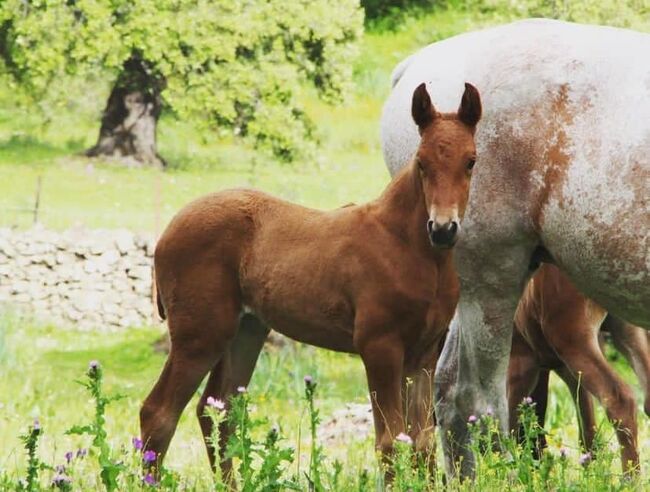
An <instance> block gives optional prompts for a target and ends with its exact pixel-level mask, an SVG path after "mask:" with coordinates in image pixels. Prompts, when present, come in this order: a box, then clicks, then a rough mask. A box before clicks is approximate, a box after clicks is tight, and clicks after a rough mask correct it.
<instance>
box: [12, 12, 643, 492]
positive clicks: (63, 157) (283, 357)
mask: <svg viewBox="0 0 650 492" xmlns="http://www.w3.org/2000/svg"><path fill="white" fill-rule="evenodd" d="M644 1H645V0H642V1H641V2H636V3H638V5H639V8H638V9H637V11H633V10H632V11H631V10H630V7H629V6H628V5H629V4H631V3H634V2H617V1H606V2H600V3H599V2H584V1H583V2H544V5H545V6H546V7H544V8H542V7H540V8H538V9H537V10H535V8H531V7H530V4H532V3H533V2H525V1H519V2H517V1H514V2H505V1H499V0H495V1H492V2H453V1H450V2H448V3H449V4H450V5H452V6H453V5H456V4H463V3H465V4H466V3H470V4H472V3H473V4H476V5H477V6H480V8H479V7H477V8H473V9H470V10H467V9H463V8H460V7H457V8H450V9H446V10H443V9H438V10H436V11H434V12H432V13H426V14H425V13H419V14H417V15H413V16H410V17H407V18H405V19H404V20H402V21H401V22H400V23H399V24H398V25H397V26H396V27H394V29H391V30H385V29H379V28H376V29H375V30H371V31H369V32H368V33H367V34H366V35H365V38H364V40H363V42H362V54H361V56H360V58H359V60H357V61H356V62H355V90H354V92H353V93H352V94H350V95H349V98H348V101H347V102H346V103H345V104H341V105H339V106H336V107H330V106H327V105H325V104H323V103H321V102H319V101H318V100H315V99H313V98H311V97H309V96H308V95H307V96H305V97H306V105H307V108H308V112H309V114H310V115H311V116H312V118H313V120H314V121H315V123H316V124H317V127H318V131H319V133H320V136H321V140H322V145H321V147H320V149H319V154H318V155H317V157H316V158H315V159H314V160H313V161H310V162H298V163H295V164H293V165H289V166H288V165H281V164H278V163H277V162H274V161H273V160H272V159H270V158H269V157H268V156H266V155H262V154H256V153H254V152H252V151H251V150H250V149H247V148H244V147H242V146H241V145H239V144H237V143H236V142H232V141H224V140H218V139H216V138H214V137H210V136H207V137H205V136H198V135H197V132H196V130H195V128H194V127H192V125H191V124H189V123H187V122H179V121H176V120H174V119H173V118H171V117H164V118H163V119H162V121H161V123H160V131H159V136H158V138H159V145H160V152H161V154H162V155H163V156H164V157H165V158H166V159H167V160H168V161H169V163H170V167H169V169H168V170H166V171H165V172H159V171H154V170H147V169H127V168H123V167H121V166H119V165H118V164H116V163H114V162H107V161H97V160H92V161H90V160H87V159H85V158H82V157H79V156H78V154H79V153H80V152H82V151H83V149H85V148H87V147H88V146H90V145H91V144H92V143H93V141H94V139H95V137H96V132H97V129H98V128H97V126H98V124H97V119H98V115H99V112H100V111H101V109H102V106H103V104H104V100H105V97H106V94H107V90H108V88H107V87H106V86H104V85H103V84H102V83H100V82H93V83H91V84H89V85H82V84H81V83H79V86H74V87H71V88H69V90H70V92H71V93H75V94H82V95H83V96H82V97H80V98H77V99H75V101H74V102H71V103H70V104H69V105H66V106H63V107H60V108H56V115H55V116H54V115H53V114H49V118H50V120H51V121H50V123H49V124H47V125H45V124H43V119H42V117H41V116H40V115H39V114H40V113H38V111H36V110H35V109H33V108H30V109H26V108H25V107H21V106H18V105H17V104H16V101H15V100H14V98H13V91H12V90H11V88H9V87H8V86H7V85H3V84H2V83H0V227H2V226H18V227H28V226H29V225H30V224H31V221H32V216H31V212H30V211H29V210H30V209H31V208H32V207H33V203H34V198H35V190H36V186H37V182H38V180H39V177H40V179H41V186H42V195H41V208H40V213H39V220H40V221H41V222H42V223H43V224H44V225H46V226H47V227H50V228H55V229H65V228H68V227H75V226H85V227H101V228H117V227H126V228H129V229H133V230H136V231H141V232H149V233H154V234H155V233H158V232H160V231H161V229H162V227H164V225H165V223H166V222H167V220H168V219H169V218H170V217H171V215H172V214H173V213H174V212H175V211H176V210H177V209H178V208H179V207H180V206H182V205H183V204H184V203H186V202H187V201H189V200H191V199H193V198H195V197H197V196H199V195H201V194H203V193H206V192H209V191H214V190H219V189H223V188H226V187H233V186H254V187H257V188H261V189H263V190H265V191H268V192H271V193H274V194H276V195H279V196H282V197H284V198H287V199H290V200H293V201H296V202H299V203H302V204H305V205H309V206H314V207H319V208H333V207H337V206H340V205H341V204H344V203H347V202H350V201H355V202H362V201H365V200H369V199H371V198H373V197H375V196H376V195H377V194H378V193H379V192H380V191H381V190H382V188H383V187H384V186H385V184H386V183H387V182H388V179H389V177H388V173H387V172H386V170H385V167H384V165H383V161H382V156H381V150H380V144H379V135H378V121H379V116H380V114H381V104H382V102H383V100H384V99H385V97H386V95H387V94H388V91H389V76H390V72H391V70H392V68H393V66H394V65H395V63H396V62H397V61H399V60H400V59H401V58H403V57H404V56H406V55H407V54H409V53H411V52H412V51H414V50H415V49H417V48H419V47H421V46H423V45H425V44H428V43H430V42H433V41H435V40H438V39H443V38H445V37H448V36H451V35H453V34H456V33H459V32H464V31H467V30H471V29H476V28H480V27H483V26H488V25H493V24H497V23H500V22H505V21H509V20H512V19H515V18H519V17H525V16H528V15H531V14H535V15H542V14H544V15H546V14H548V12H549V11H550V10H549V9H551V7H549V5H552V6H554V7H553V8H555V9H556V10H558V9H559V10H558V12H559V13H560V14H561V16H564V17H569V18H579V19H584V20H588V21H594V22H595V21H600V22H608V23H612V24H616V25H629V26H632V27H634V28H637V29H640V30H645V31H650V8H648V7H647V6H645V5H646V4H645V3H644ZM568 4H572V5H574V6H575V5H578V4H580V5H587V4H590V5H592V6H594V5H595V6H597V7H598V8H594V9H592V10H588V9H586V10H584V11H583V10H579V9H578V10H574V11H571V12H568V13H567V12H565V11H563V10H562V8H565V7H566V6H567V5H568ZM624 4H625V5H624ZM562 5H563V6H564V7H562ZM599 5H600V6H599ZM561 7H562V8H561ZM643 9H645V10H643ZM48 111H50V113H51V111H52V110H51V108H50V109H48ZM162 330H163V327H162V326H157V327H148V328H140V329H133V330H129V331H125V332H120V333H111V334H97V333H89V332H79V331H77V330H76V329H75V327H73V326H64V327H58V326H57V327H54V326H47V325H42V324H39V323H36V322H33V321H32V320H30V319H28V318H21V317H19V316H17V315H13V314H2V315H1V316H0V395H1V396H0V443H1V444H0V475H1V474H5V475H4V476H6V477H9V478H10V479H11V480H15V479H17V478H19V477H21V476H24V474H25V466H26V458H25V453H24V450H23V444H22V442H21V441H20V439H19V435H20V434H21V433H22V432H24V430H25V429H26V428H27V426H28V425H29V424H30V423H31V422H32V419H33V418H35V417H38V418H39V419H40V421H41V424H42V425H43V429H44V433H43V436H42V439H41V445H40V449H39V456H40V457H41V459H42V460H43V461H44V462H46V463H48V464H51V465H56V464H61V463H63V462H64V461H65V459H64V454H65V453H66V452H67V451H69V450H74V449H77V448H79V447H88V446H89V445H90V442H89V439H87V438H80V437H76V436H66V435H64V432H65V430H66V429H68V428H69V427H70V426H72V425H73V424H78V423H82V422H85V421H87V420H89V419H90V418H91V416H92V412H93V407H92V402H91V401H90V399H89V397H88V395H87V393H85V391H84V389H83V388H82V387H81V386H80V385H78V384H76V383H75V380H77V379H80V378H82V377H83V374H84V373H85V371H86V369H87V367H88V363H89V361H90V360H99V361H100V362H101V363H102V366H103V367H104V369H105V373H106V376H105V378H106V379H105V382H106V391H107V392H109V393H112V392H119V393H122V394H124V395H125V398H124V399H122V400H119V401H117V402H114V403H113V404H111V405H110V406H109V410H108V414H107V423H106V427H107V429H108V432H109V441H110V443H111V444H112V445H113V447H114V449H115V450H116V452H118V453H119V454H120V456H124V457H128V456H130V455H129V453H128V452H126V451H125V452H123V453H122V452H121V451H120V450H121V449H122V448H125V449H126V448H130V442H131V437H132V436H135V435H137V433H138V419H137V413H138V408H139V405H140V403H141V401H142V399H143V398H144V396H146V394H147V392H148V391H149V389H150V388H151V386H152V384H153V382H154V381H155V379H156V377H157V375H158V373H159V371H160V368H161V366H162V363H163V360H164V357H163V355H161V354H159V353H156V352H155V351H154V350H153V348H152V344H153V342H154V341H155V340H156V339H157V338H158V337H159V336H160V335H161V333H162ZM616 365H617V368H618V369H619V370H620V371H621V372H622V373H623V374H624V376H625V378H626V379H627V380H629V381H632V382H634V378H633V376H632V375H631V372H630V371H629V369H628V368H627V367H625V365H624V364H621V363H618V362H617V363H616ZM306 374H309V375H312V376H314V377H315V378H316V380H317V381H318V383H319V385H318V393H317V404H318V406H319V408H320V411H321V415H322V417H323V419H324V420H327V418H328V416H329V415H331V413H332V412H333V411H334V410H335V409H337V408H340V407H341V406H342V405H343V404H344V403H346V402H366V401H367V394H366V384H365V375H364V373H363V368H362V365H361V363H360V361H359V360H358V359H357V358H355V357H351V356H346V355H341V354H334V353H330V352H325V351H320V350H316V349H313V348H310V347H304V346H300V345H294V344H289V345H287V346H286V347H284V348H281V349H271V350H268V351H266V352H265V353H264V354H263V355H262V357H261V360H260V363H259V365H258V370H257V372H256V373H255V376H254V378H253V381H252V383H251V385H250V392H251V399H252V401H253V403H254V406H255V408H254V410H253V414H254V415H255V416H268V418H269V421H270V422H269V425H270V424H272V423H275V422H278V423H279V424H280V426H281V428H282V429H283V431H284V434H285V436H286V437H287V440H286V444H289V445H292V446H294V447H295V448H296V449H297V450H299V452H298V453H297V454H298V456H299V457H300V459H296V460H295V461H294V463H293V464H291V465H290V466H289V467H288V469H287V472H286V473H287V474H289V475H290V474H295V473H296V471H297V470H298V469H300V470H303V471H304V469H305V466H306V463H307V462H308V453H309V439H308V438H307V434H308V432H307V429H308V414H307V410H306V403H305V401H304V384H303V376H304V375H306ZM634 384H636V383H635V382H634ZM195 403H196V402H195V401H194V402H192V403H191V404H190V406H189V407H188V410H187V411H186V412H185V414H184V416H183V418H182V420H181V424H180V427H179V429H178V432H177V434H176V437H175V439H174V441H173V443H172V447H171V449H170V452H169V457H168V461H167V465H168V466H169V467H170V468H171V469H172V470H175V471H177V472H179V473H180V474H181V475H182V476H183V477H185V480H186V482H184V484H185V486H186V487H188V488H190V489H192V488H194V489H196V490H205V489H206V488H208V487H210V486H211V477H210V473H209V469H208V465H207V459H206V458H205V453H204V449H203V444H202V442H201V439H200V433H199V430H198V426H197V424H196V419H195V417H194V411H193V408H192V407H193V405H194V404H195ZM548 414H549V420H548V423H549V427H550V429H551V436H550V439H549V441H550V444H551V450H552V453H554V454H553V455H554V456H557V454H558V450H559V449H560V447H567V448H568V449H569V461H568V465H567V466H568V472H567V473H568V474H567V476H566V480H565V481H564V482H561V481H558V480H559V478H558V475H557V473H559V471H558V470H559V469H560V468H559V465H558V466H556V468H555V471H554V472H553V473H555V474H556V475H553V477H554V478H553V477H552V480H551V482H549V483H552V484H555V485H548V486H547V485H546V482H545V479H544V478H543V474H542V472H541V471H540V469H537V470H536V471H534V475H533V476H532V477H529V478H527V479H526V480H524V479H521V478H520V477H518V476H517V473H516V467H515V466H514V465H513V463H512V462H509V461H508V459H509V458H508V457H507V456H500V457H490V456H487V457H486V458H485V461H484V462H482V463H483V464H484V465H485V467H486V468H485V469H486V470H487V471H486V475H485V477H484V479H485V481H484V482H483V490H496V489H503V488H504V487H508V488H510V489H514V490H587V489H590V490H624V489H629V490H633V489H635V488H636V489H639V490H641V489H643V488H646V489H647V487H649V486H650V483H649V482H648V479H647V478H644V479H643V480H645V482H643V484H641V483H636V482H625V481H621V479H620V476H619V470H620V466H619V463H618V459H617V457H616V455H615V454H612V452H608V451H607V450H615V449H616V446H615V439H614V435H613V431H612V430H611V427H610V426H609V425H608V424H606V423H605V424H604V425H603V426H602V427H603V432H602V438H603V440H604V441H605V442H606V445H605V451H604V452H603V453H602V454H601V455H599V458H598V460H597V463H596V464H594V465H593V466H591V465H590V466H591V468H589V467H587V468H582V467H581V466H579V465H578V462H577V461H578V456H579V455H580V454H581V452H580V450H579V449H578V446H577V442H578V437H577V428H576V425H575V412H574V410H573V405H572V401H571V396H570V395H569V394H568V392H567V391H566V390H565V389H564V388H563V387H562V386H561V385H560V384H559V383H558V382H557V380H553V385H552V393H551V401H550V405H549V412H548ZM598 416H599V421H600V422H604V415H603V413H602V411H600V410H599V413H598ZM640 420H641V422H640V449H641V453H642V463H643V473H644V474H645V475H647V473H648V471H650V470H648V463H649V462H650V451H648V448H649V447H650V446H649V445H650V425H649V423H648V419H644V418H641V419H640ZM260 432H261V431H260ZM258 437H259V436H258ZM325 454H326V456H327V457H328V458H329V459H328V460H327V461H326V462H325V464H324V466H325V468H327V470H329V472H332V470H333V469H334V465H333V463H334V459H337V458H338V459H339V460H341V461H342V462H343V464H344V470H343V472H342V473H343V479H342V480H343V482H344V483H345V486H341V487H340V490H373V489H374V487H375V480H376V478H377V476H378V473H377V463H376V460H375V456H374V453H373V446H372V438H371V437H360V439H359V440H358V441H356V442H354V443H349V444H346V445H343V446H339V447H337V448H329V449H325ZM439 455H440V453H439ZM95 459H96V456H91V457H90V458H89V459H88V460H87V461H85V462H83V463H80V464H78V465H76V468H75V475H74V477H73V478H74V480H75V490H98V489H101V484H100V482H99V479H98V474H97V471H98V468H97V464H96V462H95V461H93V460H95ZM125 459H126V458H125ZM490 460H491V461H490ZM364 469H366V470H368V471H369V482H368V484H366V486H365V487H366V488H364V486H362V485H361V479H360V476H361V475H360V472H361V470H364ZM53 474H54V472H53V471H50V470H45V471H44V472H43V473H42V483H43V484H47V483H49V480H50V479H51V477H52V476H53ZM301 476H302V475H301ZM302 480H303V481H302V482H301V483H302V488H303V489H307V482H306V481H305V479H304V477H303V479H302ZM553 480H555V481H553ZM558 483H564V486H560V485H557V484H558ZM1 487H2V485H0V488H1ZM412 488H413V490H418V489H417V487H412ZM450 488H452V489H464V490H472V485H471V484H465V485H461V484H458V483H450ZM404 490H407V488H405V489H404Z"/></svg>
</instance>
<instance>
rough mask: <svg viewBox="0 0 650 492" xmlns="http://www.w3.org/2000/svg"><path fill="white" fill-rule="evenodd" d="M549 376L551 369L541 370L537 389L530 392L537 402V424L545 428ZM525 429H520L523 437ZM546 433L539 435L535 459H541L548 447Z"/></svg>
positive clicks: (520, 434) (534, 454)
mask: <svg viewBox="0 0 650 492" xmlns="http://www.w3.org/2000/svg"><path fill="white" fill-rule="evenodd" d="M548 377H549V371H548V370H547V369H542V370H541V371H540V372H539V378H538V379H537V385H536V386H535V389H533V391H532V392H531V393H530V397H531V398H532V399H533V402H534V404H535V407H534V408H535V415H536V416H537V424H538V425H539V427H540V428H541V429H544V424H545V422H546V407H547V406H548ZM522 433H523V429H521V427H520V429H519V436H520V438H521V436H522ZM546 446H547V444H546V434H545V433H544V432H542V433H541V434H539V435H538V436H537V444H536V445H535V448H534V449H533V456H534V457H535V459H539V458H540V457H541V455H542V452H543V451H544V449H546Z"/></svg>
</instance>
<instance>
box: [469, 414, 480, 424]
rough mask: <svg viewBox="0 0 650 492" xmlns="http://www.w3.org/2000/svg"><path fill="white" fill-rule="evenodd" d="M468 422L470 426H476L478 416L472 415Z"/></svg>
mask: <svg viewBox="0 0 650 492" xmlns="http://www.w3.org/2000/svg"><path fill="white" fill-rule="evenodd" d="M467 422H468V423H470V424H475V423H476V422H478V418H477V417H476V415H470V416H469V417H468V419H467Z"/></svg>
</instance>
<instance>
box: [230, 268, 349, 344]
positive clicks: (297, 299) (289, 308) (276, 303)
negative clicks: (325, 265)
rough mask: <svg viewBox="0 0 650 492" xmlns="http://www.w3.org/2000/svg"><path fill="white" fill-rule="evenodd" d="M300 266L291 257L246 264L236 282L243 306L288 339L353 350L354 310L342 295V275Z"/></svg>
mask: <svg viewBox="0 0 650 492" xmlns="http://www.w3.org/2000/svg"><path fill="white" fill-rule="evenodd" d="M301 263H302V262H300V261H297V260H296V258H295V257H293V258H292V257H291V256H287V257H286V258H277V257H276V258H272V259H271V258H269V259H267V260H266V261H256V262H251V263H250V264H249V266H248V268H247V269H246V271H245V272H244V274H243V275H242V276H241V279H240V282H241V287H242V294H243V301H244V303H245V304H246V305H247V306H248V307H250V309H251V310H252V311H254V312H255V314H256V315H257V316H258V317H259V318H260V319H261V320H262V321H264V322H265V323H266V324H267V325H268V326H269V327H270V328H272V329H274V330H275V331H277V332H279V333H282V334H283V335H285V336H288V337H289V338H292V339H294V340H297V341H299V342H303V343H307V344H309V345H314V346H317V347H322V348H326V349H330V350H336V351H340V352H354V347H353V343H352V335H353V329H354V307H353V305H352V303H351V301H350V300H349V299H347V298H346V296H345V294H344V290H345V289H344V285H343V282H342V281H341V276H340V275H337V274H336V272H333V271H329V270H328V271H327V272H323V271H319V269H318V267H314V268H311V269H310V268H306V267H301V266H300V264H301Z"/></svg>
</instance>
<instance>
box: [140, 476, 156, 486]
mask: <svg viewBox="0 0 650 492" xmlns="http://www.w3.org/2000/svg"><path fill="white" fill-rule="evenodd" d="M142 481H143V482H144V483H146V484H147V485H150V486H152V487H153V486H154V485H156V479H155V477H154V476H153V475H152V474H151V473H147V474H146V475H145V476H144V477H143V478H142Z"/></svg>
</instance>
